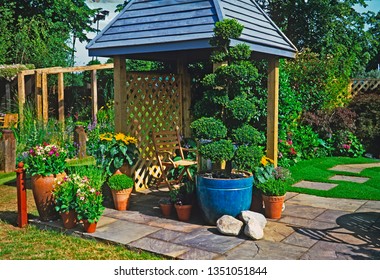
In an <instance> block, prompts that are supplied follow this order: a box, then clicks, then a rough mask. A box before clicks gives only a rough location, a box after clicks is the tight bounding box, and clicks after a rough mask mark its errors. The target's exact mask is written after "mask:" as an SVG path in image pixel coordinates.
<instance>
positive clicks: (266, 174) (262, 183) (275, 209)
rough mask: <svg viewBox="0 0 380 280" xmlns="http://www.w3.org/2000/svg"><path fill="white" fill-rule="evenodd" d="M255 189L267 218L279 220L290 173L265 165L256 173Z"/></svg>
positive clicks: (286, 170) (281, 168) (284, 169)
mask: <svg viewBox="0 0 380 280" xmlns="http://www.w3.org/2000/svg"><path fill="white" fill-rule="evenodd" d="M256 174H257V188H258V189H260V190H261V192H262V197H263V201H264V213H265V216H266V217H267V218H270V219H279V218H281V213H282V210H283V206H284V201H285V195H286V188H287V186H288V184H289V181H290V172H289V170H288V169H286V168H283V167H280V166H278V167H274V166H273V165H272V164H268V165H266V166H265V167H264V168H260V169H259V170H258V171H257V173H256Z"/></svg>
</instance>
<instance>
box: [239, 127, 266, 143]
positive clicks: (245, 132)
mask: <svg viewBox="0 0 380 280" xmlns="http://www.w3.org/2000/svg"><path fill="white" fill-rule="evenodd" d="M262 138H263V137H262V135H261V133H260V132H259V131H258V130H257V129H256V128H254V127H253V126H250V125H247V124H245V125H243V126H241V127H239V128H237V129H235V130H234V131H233V134H232V139H233V140H234V141H235V142H236V143H237V144H244V145H259V144H263V142H264V139H262Z"/></svg>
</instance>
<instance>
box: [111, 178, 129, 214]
mask: <svg viewBox="0 0 380 280" xmlns="http://www.w3.org/2000/svg"><path fill="white" fill-rule="evenodd" d="M133 185H134V180H133V179H132V178H131V177H129V176H127V175H125V174H123V173H116V174H113V175H112V176H110V177H109V179H108V186H109V187H110V189H111V192H112V198H113V201H114V204H115V209H117V210H119V211H123V210H128V208H129V201H130V196H131V193H132V190H133Z"/></svg>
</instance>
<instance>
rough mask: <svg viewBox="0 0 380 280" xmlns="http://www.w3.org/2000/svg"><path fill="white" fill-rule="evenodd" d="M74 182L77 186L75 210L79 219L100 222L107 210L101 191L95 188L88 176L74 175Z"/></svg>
mask: <svg viewBox="0 0 380 280" xmlns="http://www.w3.org/2000/svg"><path fill="white" fill-rule="evenodd" d="M72 180H73V181H74V182H75V185H76V186H77V190H76V208H75V210H76V212H77V215H78V219H79V220H88V222H89V223H94V222H98V221H99V218H100V217H101V216H102V214H103V211H104V209H105V207H104V206H103V195H102V193H101V191H100V190H98V189H96V188H94V187H93V186H92V185H91V184H90V180H89V179H88V178H87V177H86V176H84V177H81V176H79V175H73V177H72Z"/></svg>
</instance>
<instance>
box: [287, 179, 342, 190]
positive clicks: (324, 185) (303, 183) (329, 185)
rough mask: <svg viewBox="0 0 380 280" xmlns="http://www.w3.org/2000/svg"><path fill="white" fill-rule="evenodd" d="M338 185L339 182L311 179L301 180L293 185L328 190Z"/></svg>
mask: <svg viewBox="0 0 380 280" xmlns="http://www.w3.org/2000/svg"><path fill="white" fill-rule="evenodd" d="M336 186H338V184H332V183H321V182H311V181H300V182H298V183H295V184H294V185H293V187H297V188H304V189H313V190H320V191H328V190H330V189H332V188H335V187H336Z"/></svg>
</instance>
